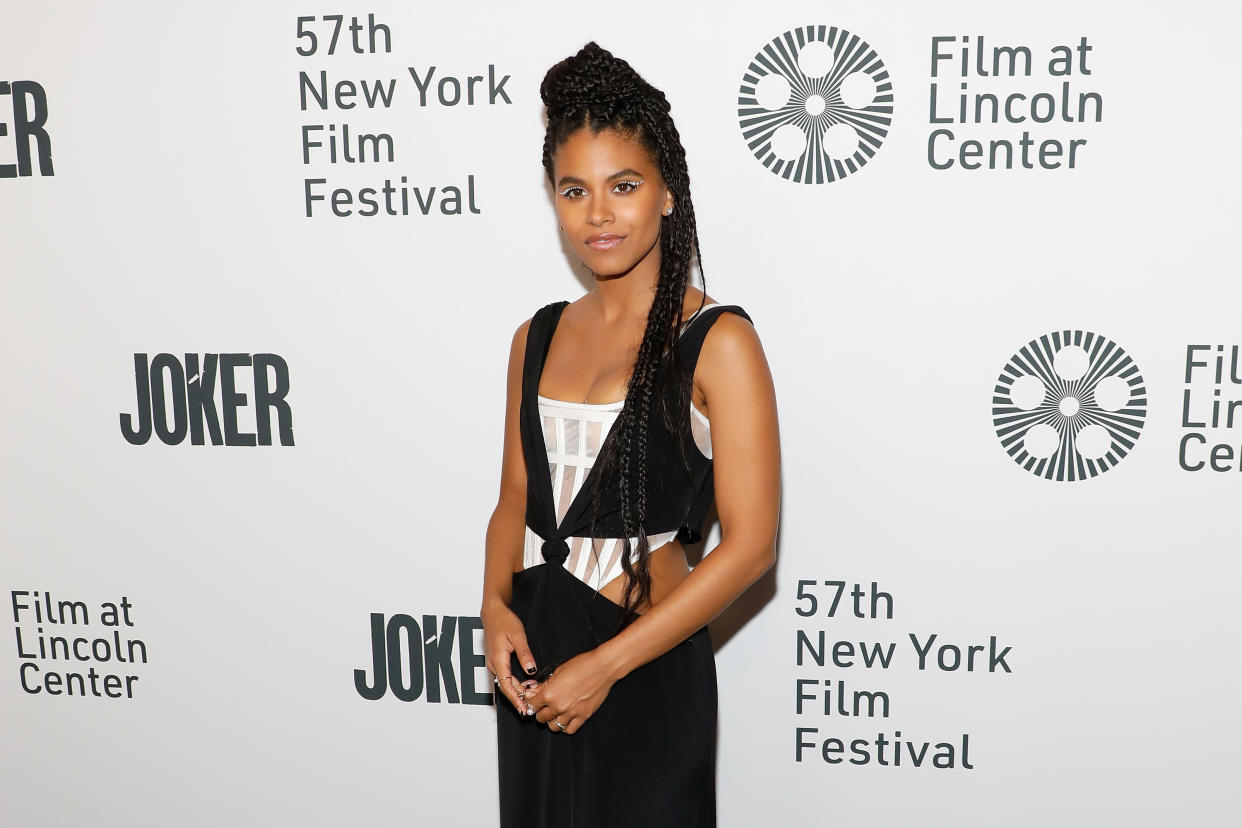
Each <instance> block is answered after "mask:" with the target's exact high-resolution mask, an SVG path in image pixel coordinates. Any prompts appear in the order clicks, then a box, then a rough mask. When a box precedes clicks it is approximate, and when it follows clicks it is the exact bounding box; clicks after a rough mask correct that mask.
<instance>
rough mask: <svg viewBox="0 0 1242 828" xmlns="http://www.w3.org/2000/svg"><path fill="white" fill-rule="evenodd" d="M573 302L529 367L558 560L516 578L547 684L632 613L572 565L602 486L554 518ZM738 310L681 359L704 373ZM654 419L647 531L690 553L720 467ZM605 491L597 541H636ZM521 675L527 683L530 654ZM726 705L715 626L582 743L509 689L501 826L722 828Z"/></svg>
mask: <svg viewBox="0 0 1242 828" xmlns="http://www.w3.org/2000/svg"><path fill="white" fill-rule="evenodd" d="M566 304H568V303H566V302H558V303H554V304H552V305H548V306H547V307H544V308H542V309H541V310H540V311H539V312H538V313H536V314H535V316H534V318H533V319H532V321H531V325H530V328H529V331H528V334H527V343H526V352H525V359H524V363H523V369H522V401H521V414H520V417H521V432H522V449H523V453H524V455H525V460H526V473H527V509H526V523H527V525H528V526H529V527H530V528H531V529H532V530H533V531H535V532H536V533H537V534H538V535H539V536H540V537H541V538H543V539H544V544H543V557H544V563H541V564H539V565H537V566H533V567H529V568H527V569H525V570H523V571H521V572H516V573H514V575H513V599H512V601H511V602H510V609H512V610H513V612H514V613H515V614H516V615H517V616H518V618H520V619H521V621H522V623H523V624H524V625H525V628H526V636H527V641H528V643H529V645H530V647H531V652H532V653H533V655H534V657H535V662H536V665H537V666H538V667H539V668H541V671H540V674H539V676H538V677H540V678H543V676H544V675H546V673H547V672H548V670H549V668H550V667H554V666H555V665H556V664H559V663H561V662H563V661H565V660H567V659H569V658H572V657H573V656H575V655H577V654H579V653H582V652H586V651H588V650H591V649H594V648H595V647H597V646H599V645H600V644H602V643H603V642H604V641H606V640H608V639H609V638H610V637H612V635H613V634H614V630H615V629H616V625H617V621H618V619H619V617H620V615H621V607H620V606H618V605H617V604H616V603H614V602H613V601H611V600H609V599H608V598H605V597H604V596H603V595H601V594H599V593H598V592H596V590H594V589H592V588H591V587H590V586H588V585H587V584H585V583H583V582H582V581H580V580H579V579H578V578H576V577H574V575H573V574H572V573H570V572H569V571H567V570H566V569H565V567H564V562H565V560H566V558H567V557H568V554H569V547H568V545H567V544H566V542H565V539H566V538H568V537H575V536H584V535H585V534H586V532H587V531H588V530H589V528H590V522H591V505H590V503H591V489H592V487H593V485H595V484H596V481H595V480H594V479H593V475H592V474H588V476H587V479H586V480H585V481H584V483H583V485H582V488H581V489H580V490H579V492H578V495H577V496H576V497H575V498H574V500H573V502H572V503H571V504H570V506H569V508H568V510H567V511H566V513H565V517H564V520H563V521H561V523H560V525H557V523H556V518H555V511H554V508H553V496H552V484H551V480H550V477H549V474H548V463H547V449H546V446H545V445H544V438H543V430H542V428H541V427H540V419H539V411H538V399H537V396H538V389H539V377H540V375H541V374H542V373H543V363H544V360H545V358H546V356H547V352H548V347H549V345H550V344H551V341H552V336H553V334H554V333H555V330H556V324H557V322H558V321H559V319H560V314H561V311H562V310H563V309H564V307H565V305H566ZM725 310H728V311H731V312H733V313H737V314H739V315H741V316H746V314H745V312H744V311H742V310H741V309H740V308H737V307H736V306H717V307H713V308H710V309H706V310H703V311H701V312H700V313H699V315H698V316H697V317H695V318H694V319H693V320H692V321H691V322H690V323H689V324H688V325H687V326H686V328H685V330H684V331H683V333H682V336H681V338H680V340H679V342H678V348H679V351H680V356H681V358H682V360H683V361H684V362H685V364H686V366H687V368H688V370H690V371H691V372H693V370H694V365H695V363H696V362H697V360H698V354H699V350H700V349H701V347H702V344H703V338H704V337H705V336H706V333H707V330H708V329H709V328H710V327H711V325H712V323H713V322H714V321H715V320H716V319H717V318H719V315H720V313H721V312H722V311H725ZM746 318H747V319H749V317H748V316H746ZM666 367H667V363H665V364H664V365H662V366H661V370H664V368H666ZM686 414H687V416H689V412H688V411H687V412H686ZM650 421H651V425H650V427H649V428H650V430H649V432H648V457H649V466H650V470H649V474H648V496H647V504H648V506H647V511H648V521H647V523H648V530H647V531H648V532H649V533H651V534H656V533H659V532H668V531H673V530H674V529H676V530H677V531H678V538H679V539H680V540H682V542H685V543H692V542H696V541H698V540H699V539H700V537H701V523H702V520H703V516H704V514H705V513H706V510H707V506H708V505H710V502H711V500H712V497H713V492H714V490H713V486H712V474H711V461H710V460H709V459H708V458H706V457H704V456H703V455H702V454H701V453H699V452H698V451H697V448H695V447H693V446H691V447H690V448H688V449H687V450H686V452H685V453H684V454H683V453H682V452H680V451H679V450H678V448H677V447H676V443H675V442H674V441H675V439H676V438H675V437H674V436H673V435H671V434H668V433H667V430H666V429H665V428H664V426H663V422H662V418H661V417H660V416H659V415H658V414H656V413H655V411H653V416H651V417H650ZM612 436H613V434H612V432H610V433H609V435H608V437H607V438H606V439H611V438H612ZM604 485H605V489H604V491H603V492H602V493H601V496H602V498H603V500H604V502H605V506H604V508H602V510H601V514H600V515H599V516H598V517H597V520H596V523H595V536H596V537H623V536H624V535H623V534H622V531H623V530H622V529H621V525H620V514H619V512H620V507H619V500H618V498H617V496H616V495H617V487H616V486H615V484H614V485H611V486H609V485H607V484H604ZM511 670H512V671H513V674H514V675H516V676H518V677H519V678H525V676H526V674H525V673H524V671H523V670H522V669H521V665H520V664H519V663H518V661H517V659H516V657H514V659H513V661H512V664H511ZM716 705H717V697H716V662H715V656H714V654H713V652H712V642H711V637H710V635H709V633H708V629H707V627H706V626H703V627H701V628H699V629H698V630H697V631H696V632H695V633H694V634H692V635H691V636H690V637H688V638H686V639H685V640H684V641H682V642H680V643H679V644H677V645H676V646H674V647H673V648H672V649H671V650H669V651H668V652H666V653H664V654H662V655H660V656H658V657H657V658H655V659H653V660H652V661H650V662H648V663H646V664H644V665H642V666H640V667H638V668H637V669H635V670H633V671H631V672H630V673H629V674H628V675H626V676H624V677H623V678H621V679H620V680H619V681H617V682H616V683H615V684H614V685H613V686H612V688H611V690H610V691H609V693H608V696H607V697H606V698H605V699H604V702H603V704H601V705H600V707H599V709H597V710H596V711H595V713H593V714H592V715H591V716H590V718H588V719H587V720H586V721H585V722H584V723H583V724H582V725H581V726H580V727H579V728H578V730H577V731H575V732H574V733H572V734H569V733H561V732H555V731H554V730H553V729H552V728H550V727H549V726H548V725H547V724H544V723H541V722H539V721H538V720H537V719H536V718H535V717H533V716H522V715H520V714H519V713H518V712H517V711H516V710H515V709H514V708H513V705H512V704H511V703H510V702H509V700H508V699H507V698H505V697H504V696H503V695H502V694H501V693H500V692H499V691H497V692H496V714H497V746H498V751H497V753H498V759H499V778H500V825H501V828H612V827H613V826H616V828H636V826H642V828H712V827H714V826H715V824H716V782H715V759H716Z"/></svg>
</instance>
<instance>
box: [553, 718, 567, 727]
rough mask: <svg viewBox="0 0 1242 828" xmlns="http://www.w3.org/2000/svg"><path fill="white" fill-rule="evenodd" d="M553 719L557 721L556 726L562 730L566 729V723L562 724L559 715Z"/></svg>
mask: <svg viewBox="0 0 1242 828" xmlns="http://www.w3.org/2000/svg"><path fill="white" fill-rule="evenodd" d="M552 721H554V722H556V726H557V727H559V728H560V729H561V730H564V729H565V725H563V724H561V719H560V717H559V716H558V717H556V718H555V719H553V720H552Z"/></svg>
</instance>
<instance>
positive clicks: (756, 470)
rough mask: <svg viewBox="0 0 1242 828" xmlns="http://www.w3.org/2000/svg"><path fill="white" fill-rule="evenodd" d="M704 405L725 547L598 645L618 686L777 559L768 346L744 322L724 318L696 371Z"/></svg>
mask: <svg viewBox="0 0 1242 828" xmlns="http://www.w3.org/2000/svg"><path fill="white" fill-rule="evenodd" d="M695 379H696V382H697V384H698V385H699V387H700V388H701V389H702V390H703V394H704V396H705V397H706V399H707V414H708V417H709V418H710V420H711V429H712V466H713V468H714V475H715V487H716V512H717V515H718V516H719V518H720V532H721V538H722V540H721V542H720V544H719V545H718V546H716V547H715V548H714V549H713V550H712V551H711V553H710V554H708V555H705V556H704V557H703V559H702V560H701V561H700V562H699V564H698V565H697V566H695V567H694V569H693V570H692V571H691V572H690V574H689V575H687V576H686V577H685V578H683V579H682V580H681V581H680V582H679V583H678V584H677V585H676V586H674V587H673V588H672V589H671V590H670V591H669V592H668V594H667V595H666V596H665V597H664V598H663V599H661V600H660V601H659V602H657V603H656V604H655V605H654V606H653V607H651V609H650V610H648V611H647V612H646V613H644V614H643V615H641V616H640V617H639V618H637V619H636V620H635V621H633V622H632V623H631V624H630V625H629V626H628V627H626V628H625V629H624V630H622V631H621V632H620V633H618V634H617V635H615V636H614V637H612V638H610V639H609V640H608V641H606V642H604V643H603V644H601V645H600V646H599V647H597V648H596V649H595V651H594V652H595V653H596V654H597V656H598V657H599V658H600V659H601V661H602V663H603V664H604V666H605V669H606V670H607V671H608V675H609V676H610V677H611V679H612V680H613V681H616V680H619V679H620V678H622V677H623V676H625V675H627V674H628V673H630V671H632V670H634V669H635V668H637V667H640V666H642V665H643V664H646V663H647V662H649V661H651V660H653V659H655V658H656V657H658V656H660V655H661V654H663V653H666V652H668V651H669V650H670V649H672V648H673V647H674V646H675V645H676V644H677V643H679V642H680V641H683V640H684V639H685V638H687V637H688V636H689V635H691V634H692V633H693V632H695V631H696V630H697V629H699V627H702V626H703V625H704V624H706V623H708V622H709V621H711V620H712V619H713V618H715V617H716V616H717V615H719V614H720V613H721V612H722V611H723V610H724V609H725V607H727V606H729V604H731V603H733V601H734V600H735V599H736V598H737V597H738V596H739V595H741V594H742V592H743V591H745V589H746V588H747V587H749V586H750V585H751V584H753V583H754V582H755V581H756V580H758V579H759V576H760V575H762V574H763V573H764V572H765V571H767V569H768V568H769V567H771V566H772V564H773V563H775V562H776V528H777V518H778V512H779V508H780V479H781V470H780V436H779V433H778V428H777V419H776V391H775V389H774V388H773V385H772V376H771V373H770V371H769V370H768V363H767V359H766V358H765V357H764V354H763V346H762V345H761V344H760V342H759V337H758V335H757V334H756V333H755V329H754V328H753V327H752V326H751V324H750V323H749V322H747V321H746V320H745V319H744V318H742V317H740V316H737V315H735V314H728V313H726V314H723V315H721V317H720V318H719V319H717V320H716V323H715V324H714V325H713V326H712V328H711V330H710V331H708V333H707V337H706V338H705V340H704V342H703V350H702V352H701V354H700V357H699V362H698V365H697V368H696V371H695Z"/></svg>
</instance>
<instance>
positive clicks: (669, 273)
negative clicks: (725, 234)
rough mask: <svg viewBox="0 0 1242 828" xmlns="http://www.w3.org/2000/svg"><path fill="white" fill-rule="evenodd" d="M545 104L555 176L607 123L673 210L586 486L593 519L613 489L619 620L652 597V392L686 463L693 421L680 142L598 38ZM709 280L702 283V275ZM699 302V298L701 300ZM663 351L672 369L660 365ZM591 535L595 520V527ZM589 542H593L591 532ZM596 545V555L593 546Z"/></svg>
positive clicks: (688, 243) (688, 227)
mask: <svg viewBox="0 0 1242 828" xmlns="http://www.w3.org/2000/svg"><path fill="white" fill-rule="evenodd" d="M539 94H540V97H541V98H542V99H543V103H544V105H545V106H546V107H547V114H548V127H547V131H546V132H545V134H544V141H543V166H544V169H545V170H546V171H547V175H548V180H549V181H552V156H553V154H554V153H555V152H556V150H557V149H558V148H559V147H560V146H561V145H562V144H564V143H565V141H566V140H568V139H569V137H570V136H571V135H573V134H575V133H576V132H577V131H578V130H580V129H590V130H591V132H592V134H598V133H600V132H601V131H603V130H605V129H607V130H612V131H615V132H617V133H619V134H621V135H624V136H626V137H628V138H631V139H633V140H636V141H637V142H638V143H639V144H640V145H641V146H642V147H643V148H644V149H645V150H647V152H648V153H650V155H651V157H652V158H653V159H654V160H655V161H656V164H657V166H658V167H659V170H660V175H661V176H662V177H663V178H664V181H665V183H666V184H667V186H668V188H669V190H670V191H671V192H672V194H673V205H674V207H673V212H672V213H671V214H670V215H667V216H663V217H662V218H661V226H660V270H659V278H658V281H657V283H656V290H655V298H654V299H653V301H652V303H651V310H650V311H649V312H648V314H647V327H646V329H645V331H644V332H643V339H642V343H641V344H640V345H639V347H638V355H637V357H636V359H635V361H634V366H633V369H632V370H631V373H630V376H629V379H628V381H627V383H626V392H625V403H624V405H623V406H622V409H621V412H620V414H619V415H618V416H617V420H616V422H615V423H614V424H613V426H612V429H613V431H614V432H616V434H615V436H613V435H611V434H610V437H612V439H610V440H607V441H605V444H604V446H603V450H602V451H601V452H600V454H599V456H598V457H597V458H596V463H597V464H598V465H599V467H600V468H599V469H598V470H597V472H596V480H597V484H596V486H595V489H594V492H593V494H592V507H593V516H592V525H594V523H595V519H596V518H598V516H599V512H600V502H601V497H602V495H601V492H603V491H604V490H609V491H618V492H619V496H620V506H621V519H622V525H623V527H624V533H625V538H626V540H624V541H623V543H624V544H625V551H624V554H623V555H622V556H621V567H622V569H623V571H624V572H625V574H626V575H627V576H629V577H628V579H627V583H626V586H625V592H624V596H623V598H622V613H621V618H620V619H619V621H618V630H620V629H621V628H623V627H625V626H626V625H628V624H629V623H630V622H631V621H633V620H634V619H635V618H637V617H638V615H637V612H636V611H635V610H636V608H637V607H638V606H640V605H641V604H643V603H644V602H646V601H648V600H650V597H651V572H650V555H651V548H650V544H649V543H648V541H647V532H646V523H647V477H648V474H647V472H648V465H649V464H648V456H647V429H648V423H649V422H650V418H651V408H652V404H653V402H654V401H656V400H658V401H659V407H660V416H661V417H662V419H663V420H664V424H665V427H666V428H667V429H668V432H669V433H670V434H672V435H675V436H676V438H677V439H676V442H677V444H678V446H679V448H680V450H681V459H682V463H683V465H685V466H686V469H687V471H689V465H688V461H687V460H686V453H685V451H686V450H685V443H686V439H687V436H688V432H689V429H690V425H689V420H690V396H691V383H692V380H693V377H692V376H691V374H690V372H689V371H688V370H687V369H686V366H685V365H684V364H683V361H682V360H681V357H680V354H679V350H678V348H677V340H678V334H679V332H680V330H681V324H682V304H683V302H684V301H685V296H686V283H687V281H688V280H689V277H690V266H691V262H692V259H693V260H695V261H697V264H698V269H699V274H700V277H701V276H702V273H703V260H702V257H701V255H700V253H699V237H698V229H697V227H696V226H695V220H694V203H693V202H692V201H691V200H690V174H689V171H688V170H687V168H686V150H685V148H684V147H683V146H682V144H681V136H680V135H679V134H678V132H677V127H676V126H674V124H673V119H672V117H671V116H670V115H669V110H670V108H671V107H670V105H669V102H668V99H667V98H666V97H665V96H664V93H663V92H661V91H660V90H658V89H656V88H655V87H654V86H652V85H651V84H649V83H648V82H647V81H645V80H643V78H642V77H641V76H640V75H639V74H638V73H637V72H635V71H634V69H633V68H632V67H631V66H630V65H629V64H628V63H627V62H625V61H624V60H622V59H620V58H617V57H614V56H613V55H612V54H611V53H610V52H608V51H607V50H606V49H603V48H601V47H600V46H599V45H598V44H596V43H595V42H594V41H592V42H590V43H588V44H586V46H584V47H582V49H581V50H580V51H579V52H578V53H577V54H576V55H574V56H572V57H569V58H566V59H565V60H562V61H561V62H560V63H557V64H556V65H555V66H553V67H552V68H551V69H549V70H548V73H547V74H546V75H545V76H544V79H543V83H542V84H540V87H539ZM704 288H706V284H704ZM700 307H702V305H700ZM666 356H667V358H668V362H669V369H670V370H667V371H661V370H660V369H661V365H662V363H663V362H664V360H665V357H666ZM591 534H592V535H594V534H595V533H594V529H592V532H591ZM635 536H637V538H638V554H637V556H636V558H635V560H633V561H631V554H630V542H629V540H628V539H629V538H632V537H635ZM592 546H593V547H596V546H597V545H596V544H595V543H594V539H592ZM598 554H599V552H598V548H596V555H597V556H598Z"/></svg>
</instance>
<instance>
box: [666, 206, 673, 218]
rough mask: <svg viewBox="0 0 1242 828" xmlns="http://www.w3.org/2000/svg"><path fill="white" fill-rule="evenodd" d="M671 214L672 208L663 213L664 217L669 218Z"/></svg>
mask: <svg viewBox="0 0 1242 828" xmlns="http://www.w3.org/2000/svg"><path fill="white" fill-rule="evenodd" d="M672 214H673V208H672V207H669V208H668V209H667V210H665V211H664V215H666V216H671V215H672Z"/></svg>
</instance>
